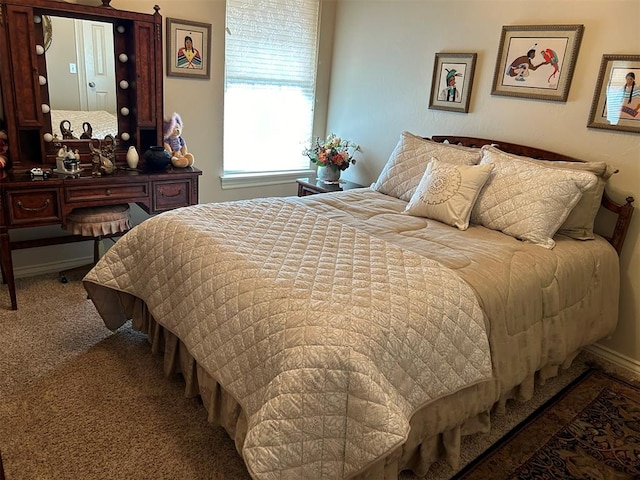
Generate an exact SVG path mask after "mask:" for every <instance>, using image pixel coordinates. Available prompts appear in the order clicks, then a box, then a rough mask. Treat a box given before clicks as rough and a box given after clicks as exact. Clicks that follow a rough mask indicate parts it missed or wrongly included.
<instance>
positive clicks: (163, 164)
mask: <svg viewBox="0 0 640 480" xmlns="http://www.w3.org/2000/svg"><path fill="white" fill-rule="evenodd" d="M143 157H144V168H145V169H146V170H149V171H153V172H159V171H161V170H164V169H165V168H167V167H168V166H169V165H171V154H170V153H169V152H167V151H166V150H165V148H164V147H163V146H160V145H154V146H152V147H149V150H147V151H146V152H144V156H143Z"/></svg>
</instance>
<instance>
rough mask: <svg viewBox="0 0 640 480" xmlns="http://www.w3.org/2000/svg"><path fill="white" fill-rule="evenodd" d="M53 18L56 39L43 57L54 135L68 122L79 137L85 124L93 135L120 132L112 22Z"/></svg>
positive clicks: (59, 133)
mask: <svg viewBox="0 0 640 480" xmlns="http://www.w3.org/2000/svg"><path fill="white" fill-rule="evenodd" d="M51 22H52V25H53V38H52V42H51V46H50V47H49V49H48V50H47V52H46V54H45V55H46V58H47V87H48V90H49V103H50V107H51V127H52V128H51V131H52V133H54V134H57V135H58V136H59V137H60V136H61V129H60V122H61V121H63V120H68V121H69V122H71V129H72V130H73V135H74V137H76V138H78V137H80V135H81V134H82V133H83V131H84V129H83V124H84V122H89V123H90V124H91V126H92V128H93V137H96V138H104V136H105V135H106V134H111V135H113V136H116V135H117V133H118V122H117V116H116V110H117V101H116V79H115V53H114V41H113V25H112V24H111V23H105V22H93V21H91V22H90V21H87V20H74V19H72V18H63V17H51ZM90 85H93V86H90Z"/></svg>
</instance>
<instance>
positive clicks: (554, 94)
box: [491, 25, 584, 102]
mask: <svg viewBox="0 0 640 480" xmlns="http://www.w3.org/2000/svg"><path fill="white" fill-rule="evenodd" d="M583 31H584V26H583V25H547V26H545V25H543V26H536V25H523V26H505V27H502V35H501V36H500V45H499V50H498V59H497V61H496V70H495V73H494V75H493V89H492V90H491V94H492V95H506V96H508V97H523V98H532V99H537V100H553V101H558V102H566V101H567V96H568V95H569V86H570V85H571V79H572V77H573V70H574V69H575V65H576V58H577V57H578V50H579V49H580V42H581V40H582V33H583Z"/></svg>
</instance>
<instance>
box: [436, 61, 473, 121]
mask: <svg viewBox="0 0 640 480" xmlns="http://www.w3.org/2000/svg"><path fill="white" fill-rule="evenodd" d="M477 56H478V54H477V53H436V60H435V63H434V66H433V80H432V82H431V98H430V99H429V108H432V109H436V110H449V111H452V112H463V113H467V112H468V111H469V101H470V99H471V86H472V85H473V72H474V70H475V67H476V57H477Z"/></svg>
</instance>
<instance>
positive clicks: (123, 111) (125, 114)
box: [120, 107, 129, 117]
mask: <svg viewBox="0 0 640 480" xmlns="http://www.w3.org/2000/svg"><path fill="white" fill-rule="evenodd" d="M120 113H121V114H122V116H124V117H126V116H127V115H129V109H128V108H127V107H122V108H121V109H120Z"/></svg>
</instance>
